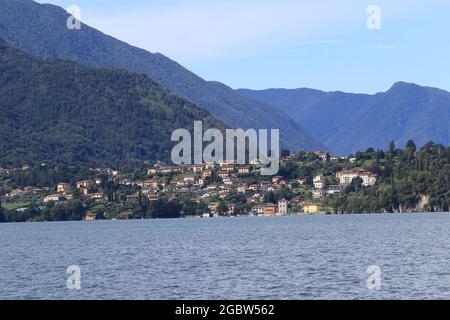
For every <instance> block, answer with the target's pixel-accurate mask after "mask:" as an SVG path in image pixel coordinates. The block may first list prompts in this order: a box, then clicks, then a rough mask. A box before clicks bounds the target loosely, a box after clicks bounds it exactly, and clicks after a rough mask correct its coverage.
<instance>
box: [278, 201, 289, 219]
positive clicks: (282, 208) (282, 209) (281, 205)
mask: <svg viewBox="0 0 450 320" xmlns="http://www.w3.org/2000/svg"><path fill="white" fill-rule="evenodd" d="M278 213H279V214H280V215H286V214H287V213H288V201H287V200H286V199H281V200H280V201H278Z"/></svg>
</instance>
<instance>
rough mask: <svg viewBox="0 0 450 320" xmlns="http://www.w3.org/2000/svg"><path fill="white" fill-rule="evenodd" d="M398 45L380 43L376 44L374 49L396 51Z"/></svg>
mask: <svg viewBox="0 0 450 320" xmlns="http://www.w3.org/2000/svg"><path fill="white" fill-rule="evenodd" d="M396 47H397V45H395V44H382V43H378V44H374V45H372V48H373V49H394V48H396Z"/></svg>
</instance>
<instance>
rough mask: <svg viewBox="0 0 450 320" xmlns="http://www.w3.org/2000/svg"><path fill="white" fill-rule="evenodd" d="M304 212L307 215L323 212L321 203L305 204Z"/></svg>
mask: <svg viewBox="0 0 450 320" xmlns="http://www.w3.org/2000/svg"><path fill="white" fill-rule="evenodd" d="M303 212H304V213H306V214H313V213H320V212H322V205H321V204H319V203H305V205H304V206H303Z"/></svg>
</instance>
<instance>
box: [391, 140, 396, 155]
mask: <svg viewBox="0 0 450 320" xmlns="http://www.w3.org/2000/svg"><path fill="white" fill-rule="evenodd" d="M395 150H396V147H395V141H391V142H390V143H389V153H390V154H391V156H394V155H395Z"/></svg>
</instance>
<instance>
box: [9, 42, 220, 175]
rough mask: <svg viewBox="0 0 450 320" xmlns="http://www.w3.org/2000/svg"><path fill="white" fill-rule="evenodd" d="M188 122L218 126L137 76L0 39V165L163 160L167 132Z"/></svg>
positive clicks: (167, 149) (166, 155) (166, 152)
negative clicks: (33, 52)
mask: <svg viewBox="0 0 450 320" xmlns="http://www.w3.org/2000/svg"><path fill="white" fill-rule="evenodd" d="M195 120H203V122H204V126H205V127H209V126H212V127H215V128H219V129H224V128H225V125H224V124H223V123H221V122H219V121H218V120H215V119H214V118H213V117H212V116H211V115H210V114H209V113H208V112H207V111H205V110H203V109H201V108H199V107H197V106H196V105H194V104H192V103H190V102H188V101H186V100H184V99H182V98H179V97H177V96H175V95H173V94H171V93H169V92H167V91H165V90H163V89H162V88H161V87H160V86H159V85H157V84H156V83H154V82H153V81H152V80H150V79H149V78H148V77H147V76H145V75H138V74H133V73H131V72H128V71H124V70H116V69H96V68H88V67H83V66H80V65H78V64H76V63H73V62H66V61H50V60H45V59H41V58H35V57H32V56H30V55H28V54H26V53H23V52H21V51H19V50H17V49H15V48H12V47H11V46H9V45H8V44H7V43H6V42H4V41H2V40H1V39H0V123H1V124H2V125H1V126H0V166H3V167H6V166H20V165H24V164H31V163H40V162H56V163H62V164H70V165H78V164H83V165H86V166H97V167H98V166H123V165H128V166H134V165H142V164H143V163H144V162H145V161H154V160H157V159H159V160H168V159H169V157H170V150H171V148H172V146H173V145H174V143H173V142H171V133H172V131H173V130H175V129H177V128H186V129H189V130H191V129H192V127H193V124H194V121H195ZM191 131H192V130H191Z"/></svg>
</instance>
